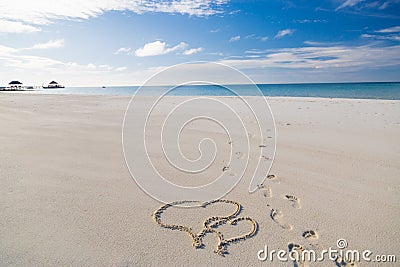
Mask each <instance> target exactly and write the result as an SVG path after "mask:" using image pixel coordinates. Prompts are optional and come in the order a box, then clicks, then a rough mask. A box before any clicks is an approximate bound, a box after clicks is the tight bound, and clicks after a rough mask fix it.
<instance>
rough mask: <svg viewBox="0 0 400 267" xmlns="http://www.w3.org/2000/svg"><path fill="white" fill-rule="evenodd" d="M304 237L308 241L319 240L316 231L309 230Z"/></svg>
mask: <svg viewBox="0 0 400 267" xmlns="http://www.w3.org/2000/svg"><path fill="white" fill-rule="evenodd" d="M302 236H303V237H304V238H305V239H307V240H312V239H318V233H317V232H316V231H314V230H307V231H305V232H304V233H303V234H302Z"/></svg>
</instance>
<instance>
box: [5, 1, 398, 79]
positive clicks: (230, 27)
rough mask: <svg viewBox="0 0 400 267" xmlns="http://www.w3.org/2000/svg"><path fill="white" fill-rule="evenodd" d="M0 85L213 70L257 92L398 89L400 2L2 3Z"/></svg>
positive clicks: (144, 76)
mask: <svg viewBox="0 0 400 267" xmlns="http://www.w3.org/2000/svg"><path fill="white" fill-rule="evenodd" d="M0 10H1V11H2V12H0V85H6V84H7V83H8V82H9V81H11V80H21V81H22V82H24V84H33V85H35V84H38V85H40V84H42V83H43V82H48V81H50V80H57V81H59V82H60V83H63V84H66V85H69V86H80V85H82V86H90V85H93V86H97V85H140V84H141V83H143V82H144V81H145V80H146V79H148V78H149V77H150V76H151V75H153V74H155V73H156V72H157V71H160V70H162V69H163V68H165V67H168V66H170V65H173V64H178V63H183V62H188V61H198V60H200V61H215V62H220V63H224V64H227V65H230V66H233V67H236V68H238V69H239V70H241V71H243V72H244V73H245V74H247V75H249V76H250V77H251V78H252V79H253V80H254V81H255V82H258V83H296V82H352V81H399V80H400V78H399V77H400V0H372V1H368V0H326V1H323V0H321V1H311V0H299V1H286V0H269V1H244V0H243V1H228V0H218V1H208V0H195V1H186V0H174V1H171V0H169V1H153V0H132V1H127V0H96V1H81V0H59V1H52V0H36V1H30V0H13V1H7V0H0Z"/></svg>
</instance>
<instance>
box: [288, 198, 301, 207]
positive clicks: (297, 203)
mask: <svg viewBox="0 0 400 267" xmlns="http://www.w3.org/2000/svg"><path fill="white" fill-rule="evenodd" d="M285 197H286V199H287V200H289V201H290V203H291V204H292V207H293V208H295V209H300V208H301V205H300V199H299V198H297V197H296V196H293V195H285Z"/></svg>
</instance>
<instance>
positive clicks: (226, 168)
mask: <svg viewBox="0 0 400 267" xmlns="http://www.w3.org/2000/svg"><path fill="white" fill-rule="evenodd" d="M230 169H231V168H229V166H224V167H223V168H222V171H223V172H225V171H229V170H230Z"/></svg>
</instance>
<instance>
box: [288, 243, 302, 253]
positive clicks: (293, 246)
mask: <svg viewBox="0 0 400 267" xmlns="http://www.w3.org/2000/svg"><path fill="white" fill-rule="evenodd" d="M288 249H289V252H290V251H293V250H297V251H303V250H305V248H304V247H303V246H302V245H299V244H296V243H289V244H288Z"/></svg>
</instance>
